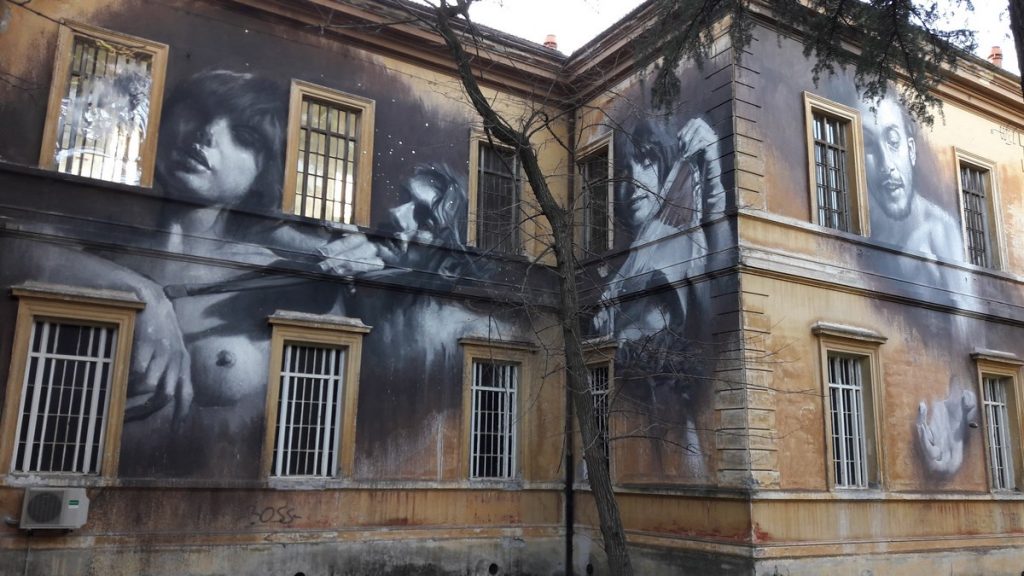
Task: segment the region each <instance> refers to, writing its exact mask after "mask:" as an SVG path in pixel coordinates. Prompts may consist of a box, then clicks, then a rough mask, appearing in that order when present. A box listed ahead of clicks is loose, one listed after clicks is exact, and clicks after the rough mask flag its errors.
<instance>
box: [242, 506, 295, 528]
mask: <svg viewBox="0 0 1024 576" xmlns="http://www.w3.org/2000/svg"><path fill="white" fill-rule="evenodd" d="M249 518H250V519H251V521H250V522H249V523H250V524H255V523H257V522H259V523H260V524H284V525H288V524H291V523H292V522H294V521H296V520H298V519H300V518H302V516H299V515H298V514H296V513H295V509H294V508H292V507H291V506H289V505H288V504H285V505H284V506H277V507H274V506H267V507H265V508H256V507H255V506H253V507H252V508H250V509H249Z"/></svg>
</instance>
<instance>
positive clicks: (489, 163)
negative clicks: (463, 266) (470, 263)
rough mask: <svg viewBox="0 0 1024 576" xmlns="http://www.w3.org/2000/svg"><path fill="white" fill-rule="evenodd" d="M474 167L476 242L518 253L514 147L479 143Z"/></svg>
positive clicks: (518, 211) (517, 182) (517, 187)
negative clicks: (475, 171) (476, 166)
mask: <svg viewBox="0 0 1024 576" xmlns="http://www.w3.org/2000/svg"><path fill="white" fill-rule="evenodd" d="M478 153H479V159H478V168H477V189H476V190H477V206H476V245H477V246H478V247H479V248H482V249H484V250H488V251H494V252H502V253H506V254H519V253H520V252H521V251H522V245H521V244H520V240H519V221H520V209H519V208H520V207H519V166H518V161H517V159H516V154H515V151H514V150H510V149H508V148H501V147H498V146H492V145H491V144H488V143H487V142H480V143H479V148H478Z"/></svg>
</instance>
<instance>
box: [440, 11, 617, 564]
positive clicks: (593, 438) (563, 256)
mask: <svg viewBox="0 0 1024 576" xmlns="http://www.w3.org/2000/svg"><path fill="white" fill-rule="evenodd" d="M473 1H474V0H455V5H452V4H449V3H448V1H447V0H441V2H440V5H439V6H438V7H436V8H434V10H433V13H434V18H435V21H434V22H432V23H431V24H432V25H433V26H434V28H435V29H436V30H437V31H438V33H439V34H440V35H441V37H442V38H444V41H445V44H446V45H447V46H448V50H449V52H450V53H451V55H452V58H453V60H454V62H455V65H456V66H457V68H458V74H459V79H460V81H461V82H462V86H463V88H464V89H465V91H466V94H467V96H468V97H469V100H470V102H471V103H472V104H473V107H474V108H475V109H476V111H477V113H478V114H480V117H481V118H482V120H483V124H484V128H485V129H487V131H488V132H489V133H490V134H492V135H493V136H494V137H495V138H496V139H497V140H498V141H499V142H501V143H502V144H504V145H506V146H510V147H512V148H513V149H514V150H515V151H516V154H517V156H518V158H519V160H520V162H521V164H522V166H523V171H524V172H525V174H526V178H527V180H528V181H529V182H530V186H531V188H532V189H533V193H534V196H535V197H536V199H537V202H538V204H539V205H540V211H541V214H543V215H544V217H545V218H547V220H548V222H549V223H550V225H551V231H552V236H553V239H554V241H553V244H552V246H551V248H552V250H553V252H554V255H555V268H556V271H557V273H558V278H559V286H558V288H559V290H558V291H559V308H558V320H559V323H560V325H561V328H562V336H563V339H564V341H565V367H566V378H567V381H566V385H567V386H569V388H570V391H571V393H572V398H573V408H574V412H575V414H576V419H577V420H578V423H579V426H580V432H581V436H582V439H583V446H584V449H583V457H584V459H585V460H586V463H587V470H588V471H589V475H588V477H589V480H590V489H591V492H592V493H593V496H594V501H595V503H596V506H597V512H598V518H599V522H600V525H601V536H602V538H603V541H604V548H605V554H606V555H607V557H608V564H609V568H610V570H611V573H612V574H613V575H615V576H632V574H633V566H632V562H631V561H630V556H629V549H628V548H627V546H626V534H625V530H623V527H622V519H621V517H620V516H619V506H618V503H617V502H616V500H615V493H614V492H613V490H612V484H611V477H610V474H609V471H608V465H607V463H606V462H605V459H604V453H603V451H602V449H601V441H600V440H599V431H598V427H597V422H596V420H595V419H594V404H593V397H592V396H591V394H590V390H589V388H588V386H587V381H586V374H587V368H586V363H585V361H584V356H583V342H582V338H581V328H580V306H579V296H578V292H577V289H576V270H575V260H574V258H573V230H572V215H571V213H570V212H569V211H568V210H566V209H565V208H563V207H562V206H560V205H559V204H558V201H557V200H556V199H555V197H554V195H553V194H552V193H551V190H550V188H548V184H547V179H546V178H545V176H544V172H543V170H542V169H541V167H540V164H539V162H538V160H537V154H536V150H534V148H533V146H532V145H531V144H530V138H529V134H527V133H526V131H525V129H523V130H520V129H516V128H514V127H512V126H511V125H510V124H509V123H508V122H507V121H506V120H505V119H504V118H502V117H501V116H500V115H499V114H498V113H497V112H496V111H495V110H494V108H493V107H492V106H491V104H490V102H489V101H488V100H487V98H486V97H485V96H484V94H483V92H482V91H481V89H480V86H479V84H478V83H477V80H476V77H475V76H474V74H473V68H472V66H471V65H470V59H469V56H468V55H467V54H466V52H465V50H464V48H463V45H462V41H461V40H460V39H459V37H458V35H457V34H456V32H455V31H454V29H453V28H452V25H451V20H452V19H453V18H458V17H460V16H462V17H465V16H466V14H467V11H468V7H469V5H470V4H471V3H472V2H473Z"/></svg>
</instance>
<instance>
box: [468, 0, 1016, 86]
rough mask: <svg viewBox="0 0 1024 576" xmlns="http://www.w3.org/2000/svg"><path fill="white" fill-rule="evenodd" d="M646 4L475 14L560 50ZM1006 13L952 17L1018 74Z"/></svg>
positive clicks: (993, 4) (481, 6)
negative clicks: (548, 40)
mask: <svg viewBox="0 0 1024 576" xmlns="http://www.w3.org/2000/svg"><path fill="white" fill-rule="evenodd" d="M640 4H641V2H640V0H481V1H480V2H479V3H477V4H475V5H474V7H473V9H472V11H471V12H470V14H471V16H472V17H473V19H474V20H475V21H477V22H479V23H480V24H486V25H487V26H491V27H492V28H497V29H499V30H502V31H505V32H508V33H510V34H515V35H516V36H520V37H522V38H525V39H527V40H532V41H534V42H538V43H541V42H544V37H545V36H546V35H548V34H555V35H556V36H557V37H558V49H559V50H560V51H562V52H564V53H566V54H571V53H572V52H573V51H574V50H576V49H577V48H579V47H581V46H583V45H584V44H586V43H587V41H588V40H590V39H592V38H593V37H594V36H597V35H598V34H599V33H601V32H602V31H603V30H605V29H606V28H608V27H609V26H611V25H613V24H615V22H617V21H618V20H619V19H620V18H622V17H623V16H625V15H626V13H628V12H629V11H630V10H632V9H633V8H635V7H636V6H638V5H640ZM1005 12H1006V2H1005V1H1003V0H974V13H973V14H970V13H968V12H966V11H965V12H963V13H962V14H954V15H952V18H951V21H952V22H953V24H954V25H963V22H964V21H965V20H966V21H967V26H968V27H970V28H972V29H974V30H975V32H977V40H978V55H979V56H981V57H983V58H984V57H987V56H988V55H989V52H990V51H991V49H992V46H1002V47H1003V67H1004V68H1006V69H1007V70H1010V71H1011V72H1014V73H1018V72H1017V71H1018V68H1017V56H1016V54H1015V53H1014V50H1013V40H1012V39H1011V36H1010V26H1009V18H1007V16H1006V14H1005Z"/></svg>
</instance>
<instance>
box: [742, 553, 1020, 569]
mask: <svg viewBox="0 0 1024 576" xmlns="http://www.w3.org/2000/svg"><path fill="white" fill-rule="evenodd" d="M755 574H756V576H821V575H822V574H828V575H829V576H883V575H884V576H921V575H923V574H929V575H931V574H934V575H936V576H938V575H941V576H1021V575H1022V574H1024V549H1021V548H999V549H993V550H985V551H976V550H952V551H948V552H933V553H929V554H875V555H864V556H839V557H835V556H833V557H827V558H803V559H799V560H785V559H783V560H759V561H757V564H756V572H755Z"/></svg>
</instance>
